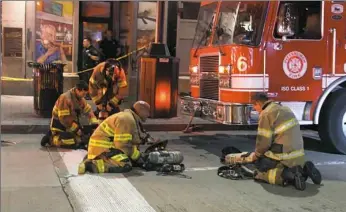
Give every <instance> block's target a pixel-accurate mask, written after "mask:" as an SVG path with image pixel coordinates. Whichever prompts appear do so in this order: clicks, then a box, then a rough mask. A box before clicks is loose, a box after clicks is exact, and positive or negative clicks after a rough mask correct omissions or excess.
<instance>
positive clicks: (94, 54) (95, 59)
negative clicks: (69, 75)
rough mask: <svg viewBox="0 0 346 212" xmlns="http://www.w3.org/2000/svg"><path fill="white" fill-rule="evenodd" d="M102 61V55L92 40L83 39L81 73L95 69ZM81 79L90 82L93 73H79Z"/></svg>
mask: <svg viewBox="0 0 346 212" xmlns="http://www.w3.org/2000/svg"><path fill="white" fill-rule="evenodd" d="M101 60H102V54H101V52H100V51H99V50H97V49H96V48H95V47H94V46H93V45H92V44H91V39H90V38H89V37H86V38H84V39H83V53H82V61H81V63H79V64H78V66H79V67H78V69H79V71H84V70H87V69H91V68H93V67H95V66H96V65H97V64H98V63H99V62H100V61H101ZM78 75H79V79H80V80H84V81H85V82H86V83H88V82H89V79H90V75H91V71H85V72H82V73H78Z"/></svg>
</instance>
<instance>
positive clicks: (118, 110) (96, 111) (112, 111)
mask: <svg viewBox="0 0 346 212" xmlns="http://www.w3.org/2000/svg"><path fill="white" fill-rule="evenodd" d="M111 108H112V109H111V111H107V112H108V117H109V116H111V115H113V114H115V113H119V112H120V108H119V106H117V107H114V106H111ZM100 112H101V110H99V109H98V108H96V110H95V111H94V114H95V116H96V117H99V113H100Z"/></svg>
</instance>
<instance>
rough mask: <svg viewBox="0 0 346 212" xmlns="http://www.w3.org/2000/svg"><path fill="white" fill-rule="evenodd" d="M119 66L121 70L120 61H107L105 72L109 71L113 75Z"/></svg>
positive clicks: (111, 59)
mask: <svg viewBox="0 0 346 212" xmlns="http://www.w3.org/2000/svg"><path fill="white" fill-rule="evenodd" d="M116 66H118V67H119V68H120V69H121V63H120V61H118V60H116V59H113V58H110V59H107V60H106V61H105V68H104V69H103V70H104V71H107V70H108V71H109V72H110V74H111V75H113V73H114V68H115V67H116Z"/></svg>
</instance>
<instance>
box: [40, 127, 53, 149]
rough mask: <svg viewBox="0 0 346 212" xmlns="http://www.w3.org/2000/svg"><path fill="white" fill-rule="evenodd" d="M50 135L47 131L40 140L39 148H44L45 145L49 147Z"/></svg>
mask: <svg viewBox="0 0 346 212" xmlns="http://www.w3.org/2000/svg"><path fill="white" fill-rule="evenodd" d="M51 135H52V133H51V131H50V130H49V131H48V132H47V133H46V134H45V135H44V136H43V137H42V139H41V146H43V147H45V146H46V145H47V144H48V145H50V140H51V138H52V136H51Z"/></svg>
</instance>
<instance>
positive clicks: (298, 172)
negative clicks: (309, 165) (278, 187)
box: [281, 166, 306, 191]
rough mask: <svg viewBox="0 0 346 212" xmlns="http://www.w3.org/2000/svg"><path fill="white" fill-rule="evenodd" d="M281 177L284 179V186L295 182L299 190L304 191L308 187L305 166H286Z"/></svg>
mask: <svg viewBox="0 0 346 212" xmlns="http://www.w3.org/2000/svg"><path fill="white" fill-rule="evenodd" d="M281 177H282V179H283V186H286V185H288V184H293V185H294V187H295V188H296V189H297V190H300V191H303V190H305V189H306V183H305V178H304V176H303V168H302V167H301V166H295V167H292V168H288V167H285V168H284V170H283V172H282V175H281Z"/></svg>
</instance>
